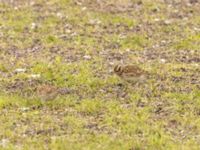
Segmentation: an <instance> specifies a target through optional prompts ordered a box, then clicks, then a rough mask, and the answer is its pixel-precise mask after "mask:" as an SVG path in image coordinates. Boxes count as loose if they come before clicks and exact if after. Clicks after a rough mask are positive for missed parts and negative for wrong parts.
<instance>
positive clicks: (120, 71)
mask: <svg viewBox="0 0 200 150" xmlns="http://www.w3.org/2000/svg"><path fill="white" fill-rule="evenodd" d="M114 72H115V74H117V75H118V76H119V77H120V78H122V79H123V80H125V81H127V82H131V83H136V82H141V81H144V80H145V79H146V78H147V77H148V75H149V73H148V72H147V71H145V70H142V69H141V68H139V67H138V66H135V65H126V66H121V65H116V66H115V67H114Z"/></svg>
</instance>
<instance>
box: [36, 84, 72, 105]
mask: <svg viewBox="0 0 200 150" xmlns="http://www.w3.org/2000/svg"><path fill="white" fill-rule="evenodd" d="M69 92H70V91H69V89H67V88H58V87H56V86H53V85H41V86H39V87H38V88H37V95H38V97H39V98H40V99H41V100H43V101H48V100H53V99H55V98H56V97H57V96H58V95H63V94H68V93H69Z"/></svg>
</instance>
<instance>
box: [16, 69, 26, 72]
mask: <svg viewBox="0 0 200 150" xmlns="http://www.w3.org/2000/svg"><path fill="white" fill-rule="evenodd" d="M15 72H16V73H24V72H26V69H25V68H17V69H15Z"/></svg>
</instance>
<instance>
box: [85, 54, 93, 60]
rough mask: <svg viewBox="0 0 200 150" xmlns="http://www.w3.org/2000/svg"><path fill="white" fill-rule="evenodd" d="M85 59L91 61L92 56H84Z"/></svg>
mask: <svg viewBox="0 0 200 150" xmlns="http://www.w3.org/2000/svg"><path fill="white" fill-rule="evenodd" d="M83 58H84V59H87V60H90V59H91V58H92V57H91V56H90V55H85V56H83Z"/></svg>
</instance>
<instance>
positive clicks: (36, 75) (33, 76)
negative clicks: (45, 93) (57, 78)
mask: <svg viewBox="0 0 200 150" xmlns="http://www.w3.org/2000/svg"><path fill="white" fill-rule="evenodd" d="M40 77H41V75H40V74H31V75H30V78H34V79H35V78H40Z"/></svg>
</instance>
